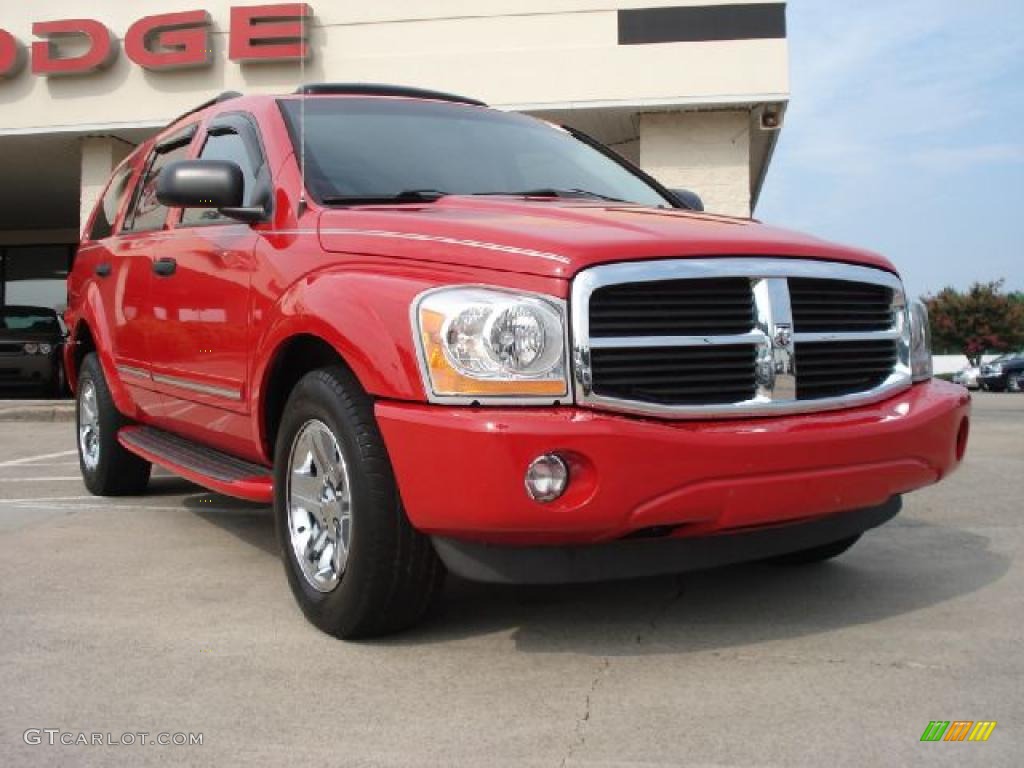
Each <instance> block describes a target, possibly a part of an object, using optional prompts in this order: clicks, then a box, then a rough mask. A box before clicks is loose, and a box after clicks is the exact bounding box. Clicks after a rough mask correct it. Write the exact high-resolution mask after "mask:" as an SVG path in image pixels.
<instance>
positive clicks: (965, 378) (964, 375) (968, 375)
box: [953, 365, 981, 389]
mask: <svg viewBox="0 0 1024 768" xmlns="http://www.w3.org/2000/svg"><path fill="white" fill-rule="evenodd" d="M980 377H981V369H980V368H978V367H977V366H974V365H969V366H967V367H966V368H961V369H960V370H959V371H957V372H956V373H954V374H953V383H954V384H959V385H960V386H962V387H967V388H968V389H981V383H980V382H979V380H978V379H979V378H980Z"/></svg>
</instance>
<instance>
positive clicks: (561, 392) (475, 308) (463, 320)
mask: <svg viewBox="0 0 1024 768" xmlns="http://www.w3.org/2000/svg"><path fill="white" fill-rule="evenodd" d="M413 320H414V325H415V334H416V342H417V346H418V348H419V353H420V360H421V363H422V366H423V371H424V379H425V381H424V383H425V385H426V386H427V389H428V391H429V392H430V393H431V394H432V395H433V398H434V399H442V400H443V399H456V400H461V399H463V398H481V399H482V398H514V399H521V398H544V399H554V398H560V397H566V396H567V395H568V394H569V381H568V373H567V365H566V350H565V347H566V343H565V327H566V326H565V305H564V303H562V302H560V301H558V300H557V299H553V298H547V297H541V296H537V295H535V294H528V293H518V292H514V291H504V290H498V289H492V288H477V287H472V286H465V287H458V288H441V289H438V290H433V291H428V292H427V293H425V294H422V295H421V296H420V297H419V299H417V301H416V303H415V304H414V308H413Z"/></svg>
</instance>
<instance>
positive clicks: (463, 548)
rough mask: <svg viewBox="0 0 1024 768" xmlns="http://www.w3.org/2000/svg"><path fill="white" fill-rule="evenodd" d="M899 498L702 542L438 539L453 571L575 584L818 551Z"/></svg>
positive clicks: (881, 515)
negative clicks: (549, 543) (516, 543)
mask: <svg viewBox="0 0 1024 768" xmlns="http://www.w3.org/2000/svg"><path fill="white" fill-rule="evenodd" d="M902 506H903V503H902V499H901V498H900V497H899V496H894V497H893V498H891V499H889V501H887V502H886V503H884V504H881V505H879V506H877V507H868V508H866V509H857V510H853V511H850V512H840V513H838V514H835V515H829V516H828V517H824V518H820V519H816V520H809V521H803V522H798V523H789V524H785V525H776V526H772V527H770V528H757V529H752V530H744V531H739V532H736V533H721V534H715V535H713V536H701V537H695V538H675V539H674V538H665V539H632V540H620V541H613V542H609V543H605V544H594V545H589V546H572V547H508V546H498V545H494V544H483V543H480V542H476V541H467V540H465V539H451V538H444V537H434V548H435V549H436V550H437V553H438V555H440V557H441V559H442V560H443V561H444V563H445V565H446V566H448V569H449V570H450V571H452V572H453V573H455V574H458V575H459V576H462V577H463V578H465V579H470V580H472V581H484V582H491V583H496V584H570V583H581V582H591V581H610V580H613V579H633V578H640V577H644V576H658V575H663V574H670V573H683V572H685V571H698V570H702V569H704V568H715V567H718V566H721V565H729V564H731V563H741V562H746V561H750V560H760V559H762V558H766V557H774V556H776V555H784V554H788V553H790V552H798V551H801V550H804V549H811V548H813V547H819V546H822V545H824V544H830V543H831V542H834V541H839V540H841V539H846V538H850V537H851V536H856V535H858V534H860V533H863V532H864V531H867V530H869V529H871V528H875V527H876V526H879V525H881V524H882V523H885V522H887V521H888V520H891V519H892V518H893V517H895V516H896V515H897V513H899V511H900V509H901V508H902Z"/></svg>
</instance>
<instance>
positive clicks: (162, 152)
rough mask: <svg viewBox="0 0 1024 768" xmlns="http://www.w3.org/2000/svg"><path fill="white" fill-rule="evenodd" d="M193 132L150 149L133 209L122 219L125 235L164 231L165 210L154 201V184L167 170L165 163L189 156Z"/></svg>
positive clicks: (164, 207) (190, 131) (157, 201)
mask: <svg viewBox="0 0 1024 768" xmlns="http://www.w3.org/2000/svg"><path fill="white" fill-rule="evenodd" d="M194 132H195V131H194V129H191V130H189V131H187V132H186V133H185V134H183V135H182V136H181V138H180V139H170V140H168V141H167V142H164V143H163V144H161V145H159V146H158V147H156V148H155V149H154V150H153V152H152V154H151V155H150V156H149V159H148V160H147V161H146V168H145V170H144V171H143V173H142V178H141V179H140V180H139V184H138V189H137V190H136V193H135V199H134V203H133V205H132V210H131V211H130V212H129V214H128V217H127V218H126V219H125V226H124V230H125V231H126V232H149V231H151V230H155V229H163V226H164V223H165V222H166V220H167V207H166V206H164V205H162V204H161V203H160V201H159V200H157V199H156V182H157V179H159V178H160V171H162V170H163V169H164V168H165V167H167V164H168V163H173V162H175V161H177V160H185V159H186V158H187V157H188V147H189V144H190V142H191V139H192V135H193V134H194Z"/></svg>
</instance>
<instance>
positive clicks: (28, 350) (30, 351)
mask: <svg viewBox="0 0 1024 768" xmlns="http://www.w3.org/2000/svg"><path fill="white" fill-rule="evenodd" d="M22 349H24V350H25V354H26V355H35V354H38V353H39V345H38V344H32V343H29V344H26V345H25V346H24V347H22Z"/></svg>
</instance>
